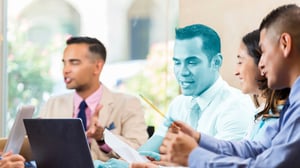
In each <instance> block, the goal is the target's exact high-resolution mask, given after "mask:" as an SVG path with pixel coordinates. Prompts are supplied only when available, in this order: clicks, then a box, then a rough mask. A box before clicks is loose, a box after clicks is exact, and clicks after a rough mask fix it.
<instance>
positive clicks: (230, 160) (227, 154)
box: [188, 77, 300, 168]
mask: <svg viewBox="0 0 300 168" xmlns="http://www.w3.org/2000/svg"><path fill="white" fill-rule="evenodd" d="M299 92H300V77H298V79H297V80H296V82H295V83H294V85H293V87H292V88H291V92H290V96H289V104H290V105H289V106H288V108H287V109H286V110H284V109H283V111H282V112H281V115H283V117H282V116H281V117H282V118H281V122H280V121H279V122H275V123H273V124H271V125H269V126H268V127H267V128H266V130H265V131H266V132H265V136H264V138H262V139H260V140H258V141H248V140H243V141H239V142H233V141H224V140H217V139H215V138H213V137H211V136H209V135H205V134H201V139H200V142H199V145H200V147H198V148H196V149H194V150H193V151H192V152H191V154H190V155H189V160H188V163H189V167H191V168H205V167H216V168H217V167H226V168H231V167H248V168H249V167H251V168H252V167H253V168H257V167H262V168H266V167H272V168H275V167H283V168H293V167H296V168H298V167H300V94H299ZM284 111H285V112H284Z"/></svg>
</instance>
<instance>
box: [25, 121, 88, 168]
mask: <svg viewBox="0 0 300 168" xmlns="http://www.w3.org/2000/svg"><path fill="white" fill-rule="evenodd" d="M23 121H24V125H25V128H26V132H27V135H28V139H29V142H30V145H31V151H32V157H33V159H34V160H35V162H36V164H37V167H41V168H68V167H70V168H94V165H93V161H92V157H91V154H90V150H89V146H88V142H87V138H86V136H85V132H84V128H83V125H82V122H81V120H80V119H78V118H70V119H54V118H51V119H24V120H23Z"/></svg>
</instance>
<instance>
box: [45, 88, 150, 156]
mask: <svg viewBox="0 0 300 168" xmlns="http://www.w3.org/2000/svg"><path fill="white" fill-rule="evenodd" d="M102 86H103V85H102ZM73 102H74V93H67V94H64V95H61V96H56V97H52V98H50V99H49V100H48V102H47V103H46V104H45V105H44V106H43V108H42V109H41V112H40V117H41V118H71V117H73V112H74V109H73V108H74V105H73ZM99 104H102V105H103V107H102V109H101V111H100V113H99V121H100V123H102V125H103V126H104V127H109V126H110V124H112V123H113V124H114V125H115V128H114V129H112V130H111V132H113V133H114V134H115V135H117V136H118V137H119V138H120V139H121V140H123V141H124V142H126V143H128V144H129V145H130V146H132V147H133V148H135V149H137V148H138V147H140V146H141V145H142V144H144V143H145V142H146V141H147V139H148V134H147V131H146V129H147V127H146V124H145V119H144V112H143V110H142V106H141V103H140V101H139V99H138V98H136V97H134V96H131V95H127V94H123V93H117V92H112V91H110V90H109V89H108V88H106V87H105V86H103V95H102V98H101V101H100V103H99ZM90 143H91V155H92V157H93V159H94V160H96V159H98V160H102V161H106V160H108V159H110V158H112V157H115V158H118V156H117V155H116V154H115V153H114V152H110V153H108V154H105V153H104V152H102V151H101V150H100V149H99V146H98V144H97V142H96V141H95V140H94V139H92V140H90Z"/></svg>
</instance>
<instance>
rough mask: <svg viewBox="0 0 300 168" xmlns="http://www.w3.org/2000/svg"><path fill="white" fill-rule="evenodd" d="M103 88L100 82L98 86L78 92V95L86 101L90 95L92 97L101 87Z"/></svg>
mask: <svg viewBox="0 0 300 168" xmlns="http://www.w3.org/2000/svg"><path fill="white" fill-rule="evenodd" d="M100 86H101V83H100V82H98V83H97V85H94V86H93V87H91V88H88V89H85V90H84V89H83V90H76V92H77V94H78V95H79V96H80V97H81V98H82V99H86V98H88V97H89V96H90V95H92V94H93V93H94V92H96V91H97V90H98V89H99V87H100Z"/></svg>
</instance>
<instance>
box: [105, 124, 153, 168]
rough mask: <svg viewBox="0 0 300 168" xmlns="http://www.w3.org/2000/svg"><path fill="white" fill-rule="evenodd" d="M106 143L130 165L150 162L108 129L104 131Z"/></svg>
mask: <svg viewBox="0 0 300 168" xmlns="http://www.w3.org/2000/svg"><path fill="white" fill-rule="evenodd" d="M104 140H105V143H106V144H107V145H108V146H109V147H110V148H111V149H113V150H114V152H116V153H117V154H118V155H120V157H121V158H122V159H124V160H126V161H127V162H128V163H132V162H148V161H149V160H148V159H147V158H146V157H145V156H142V155H140V154H139V153H138V151H136V150H135V149H134V148H132V147H130V146H129V145H128V144H126V143H125V142H123V141H121V140H120V139H119V138H118V137H117V136H115V135H114V134H112V133H111V132H110V131H109V130H108V129H105V130H104Z"/></svg>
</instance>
